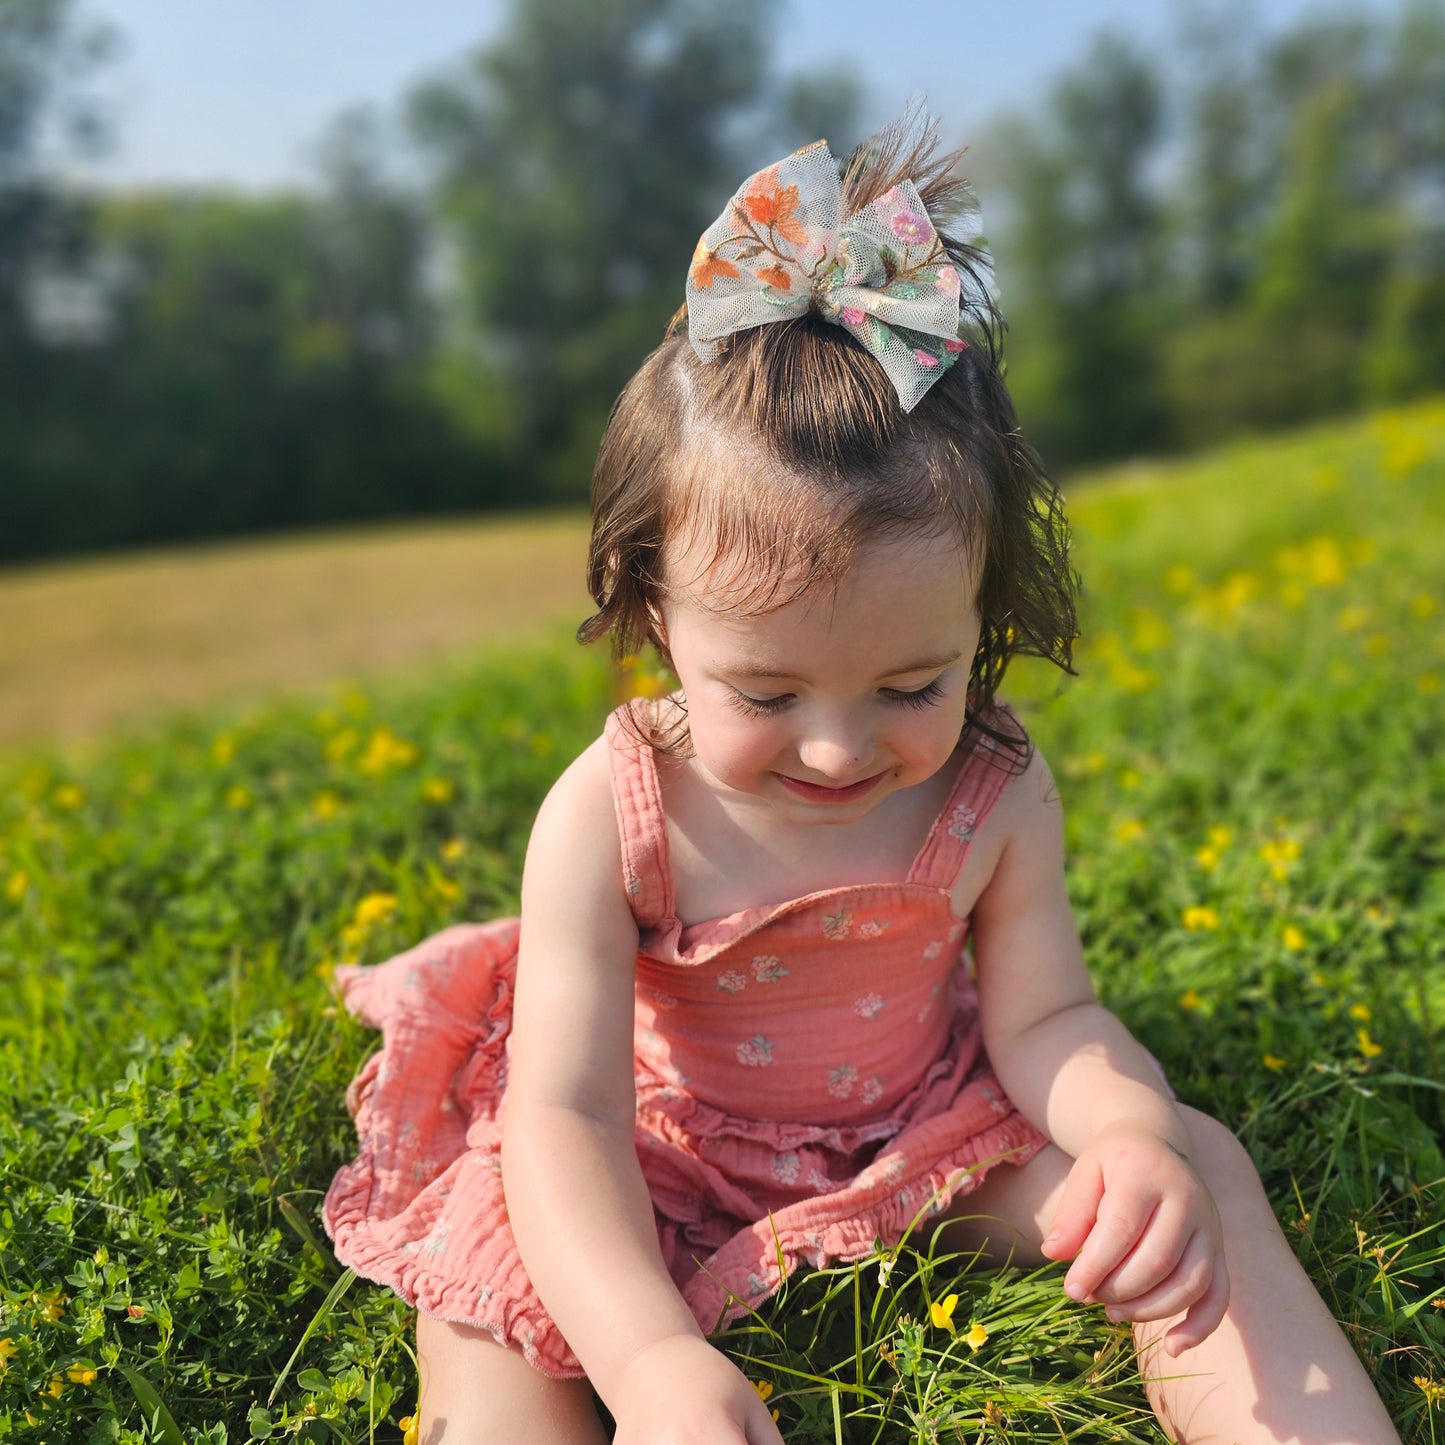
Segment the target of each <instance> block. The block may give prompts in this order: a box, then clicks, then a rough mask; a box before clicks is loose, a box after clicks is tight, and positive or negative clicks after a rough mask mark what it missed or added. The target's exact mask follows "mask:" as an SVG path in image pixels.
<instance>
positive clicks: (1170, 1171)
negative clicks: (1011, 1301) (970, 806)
mask: <svg viewBox="0 0 1445 1445" xmlns="http://www.w3.org/2000/svg"><path fill="white" fill-rule="evenodd" d="M1000 806H1001V808H1002V809H1003V816H1002V818H1001V819H1000V821H1001V822H1002V824H1003V825H1004V827H1005V828H1006V830H1007V831H1006V836H1005V841H1004V844H1003V848H1002V852H1001V854H1000V857H999V861H998V864H997V866H996V868H995V870H994V874H993V876H992V878H991V879H990V880H989V882H988V884H987V885H986V886H985V888H984V890H983V892H982V894H981V895H980V897H979V900H978V904H977V905H976V907H975V909H974V915H973V925H974V949H975V960H976V964H977V969H978V983H979V1004H980V1010H981V1013H982V1020H983V1030H984V1040H985V1044H986V1047H987V1048H988V1051H989V1056H990V1059H991V1061H992V1062H993V1065H994V1068H995V1069H996V1071H997V1072H998V1075H999V1079H1000V1081H1001V1082H1002V1084H1003V1086H1004V1088H1005V1089H1006V1090H1007V1091H1008V1093H1009V1095H1010V1096H1011V1097H1012V1098H1013V1100H1014V1102H1015V1103H1016V1104H1017V1105H1018V1106H1019V1107H1020V1108H1021V1109H1022V1110H1023V1111H1024V1113H1025V1114H1027V1115H1028V1116H1029V1117H1030V1118H1032V1119H1034V1120H1035V1121H1036V1122H1037V1123H1038V1124H1039V1125H1040V1126H1041V1127H1042V1128H1043V1129H1044V1130H1045V1131H1046V1132H1047V1133H1048V1134H1049V1136H1050V1137H1051V1138H1052V1139H1053V1140H1054V1142H1055V1143H1056V1144H1058V1145H1059V1147H1060V1148H1061V1149H1063V1150H1064V1152H1065V1153H1067V1154H1070V1155H1072V1156H1073V1157H1074V1160H1075V1164H1074V1167H1073V1169H1072V1170H1071V1171H1070V1174H1069V1179H1068V1183H1067V1185H1066V1187H1065V1190H1064V1194H1063V1198H1062V1200H1061V1201H1060V1203H1059V1206H1058V1209H1057V1211H1056V1213H1055V1217H1054V1220H1053V1224H1052V1227H1051V1231H1050V1233H1049V1234H1048V1235H1047V1236H1046V1237H1045V1239H1044V1241H1043V1246H1042V1247H1043V1250H1044V1253H1045V1254H1047V1255H1050V1256H1052V1257H1053V1258H1055V1259H1067V1258H1070V1257H1074V1263H1073V1265H1072V1266H1071V1268H1070V1270H1069V1273H1068V1276H1067V1278H1066V1280H1065V1288H1066V1289H1067V1290H1068V1291H1069V1293H1070V1294H1071V1295H1073V1296H1074V1297H1075V1298H1076V1299H1080V1300H1087V1301H1095V1300H1098V1301H1102V1302H1104V1303H1106V1304H1107V1305H1109V1306H1110V1313H1111V1315H1113V1317H1115V1318H1120V1319H1131V1320H1136V1321H1137V1320H1157V1319H1166V1318H1170V1317H1172V1316H1174V1315H1177V1314H1183V1315H1184V1318H1183V1319H1182V1320H1181V1321H1180V1322H1179V1323H1178V1324H1176V1325H1174V1326H1173V1327H1172V1328H1171V1329H1170V1330H1169V1332H1168V1334H1167V1335H1166V1336H1165V1338H1164V1346H1165V1349H1166V1350H1167V1351H1168V1352H1169V1353H1171V1354H1178V1353H1179V1352H1180V1351H1181V1350H1183V1349H1186V1348H1189V1347H1191V1346H1192V1345H1195V1344H1197V1343H1198V1342H1199V1341H1200V1340H1202V1339H1203V1338H1204V1337H1205V1336H1206V1335H1207V1334H1209V1332H1210V1331H1211V1330H1213V1329H1214V1327H1215V1326H1216V1325H1217V1324H1218V1323H1219V1321H1220V1319H1221V1318H1222V1317H1223V1314H1224V1309H1225V1306H1226V1304H1227V1303H1228V1298H1229V1282H1228V1273H1227V1271H1226V1269H1225V1265H1224V1256H1223V1241H1222V1237H1221V1234H1220V1228H1219V1216H1218V1212H1217V1210H1216V1209H1215V1207H1214V1201H1213V1200H1212V1199H1211V1198H1210V1195H1209V1191H1208V1189H1207V1188H1206V1187H1205V1185H1204V1183H1203V1181H1202V1180H1201V1179H1200V1178H1199V1175H1198V1174H1197V1173H1196V1171H1195V1169H1194V1167H1193V1165H1192V1163H1191V1162H1190V1160H1189V1157H1188V1149H1189V1135H1188V1132H1187V1131H1186V1129H1185V1126H1184V1122H1183V1120H1182V1119H1181V1118H1180V1117H1179V1112H1178V1110H1177V1109H1175V1107H1174V1104H1173V1102H1172V1100H1171V1099H1170V1098H1169V1095H1168V1091H1167V1089H1166V1087H1165V1085H1164V1081H1163V1079H1162V1078H1161V1077H1160V1075H1159V1072H1158V1070H1157V1068H1156V1067H1155V1065H1154V1062H1153V1060H1152V1059H1151V1058H1150V1056H1149V1055H1148V1053H1147V1052H1146V1051H1145V1050H1144V1049H1143V1048H1142V1047H1141V1046H1140V1044H1139V1043H1138V1042H1137V1041H1136V1040H1135V1039H1134V1038H1133V1037H1132V1035H1131V1034H1130V1033H1129V1032H1128V1030H1127V1029H1125V1028H1124V1026H1123V1024H1121V1023H1120V1022H1119V1020H1118V1019H1117V1018H1115V1017H1114V1015H1113V1014H1112V1013H1110V1012H1109V1011H1108V1010H1107V1009H1105V1008H1104V1007H1103V1006H1102V1005H1101V1004H1100V1003H1099V1001H1098V998H1097V996H1096V995H1095V993H1094V989H1093V985H1092V984H1091V983H1090V981H1089V977H1088V972H1087V969H1086V967H1085V964H1084V958H1083V950H1082V948H1081V946H1080V943H1079V935H1078V930H1077V928H1076V927H1075V924H1074V919H1073V913H1072V910H1071V909H1070V907H1069V901H1068V895H1067V893H1066V892H1065V888H1064V870H1063V864H1064V847H1063V810H1062V808H1061V807H1060V805H1059V801H1058V797H1057V794H1056V793H1055V790H1054V786H1053V779H1052V778H1051V777H1050V775H1049V771H1048V767H1047V765H1046V764H1045V763H1044V761H1043V759H1042V758H1041V757H1038V756H1035V757H1034V759H1033V760H1032V762H1031V763H1030V765H1029V768H1028V770H1027V771H1026V772H1025V773H1024V774H1023V775H1022V776H1021V777H1019V778H1017V779H1015V780H1014V782H1013V783H1011V784H1010V786H1009V790H1008V793H1007V794H1006V795H1005V799H1004V801H1003V802H1002V803H1001V805H1000ZM990 821H992V819H991V820H990Z"/></svg>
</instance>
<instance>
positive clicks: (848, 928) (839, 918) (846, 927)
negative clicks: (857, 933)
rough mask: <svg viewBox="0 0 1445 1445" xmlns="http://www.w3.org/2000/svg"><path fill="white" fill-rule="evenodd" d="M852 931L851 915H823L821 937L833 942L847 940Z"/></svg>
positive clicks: (844, 913) (840, 913)
mask: <svg viewBox="0 0 1445 1445" xmlns="http://www.w3.org/2000/svg"><path fill="white" fill-rule="evenodd" d="M852 931H853V915H852V914H851V913H846V912H838V913H825V914H824V915H823V937H824V938H831V939H833V940H834V942H837V941H838V940H839V939H842V938H847V937H848V935H849V934H850V933H852Z"/></svg>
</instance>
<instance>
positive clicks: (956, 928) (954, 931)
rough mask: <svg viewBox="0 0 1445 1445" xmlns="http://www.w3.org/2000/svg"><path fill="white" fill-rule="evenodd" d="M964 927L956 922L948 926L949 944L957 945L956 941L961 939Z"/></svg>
mask: <svg viewBox="0 0 1445 1445" xmlns="http://www.w3.org/2000/svg"><path fill="white" fill-rule="evenodd" d="M965 927H966V925H965V924H962V923H959V922H957V921H954V922H953V923H950V924H949V925H948V941H949V942H950V943H957V942H958V940H959V939H960V938H962V937H963V933H964V929H965Z"/></svg>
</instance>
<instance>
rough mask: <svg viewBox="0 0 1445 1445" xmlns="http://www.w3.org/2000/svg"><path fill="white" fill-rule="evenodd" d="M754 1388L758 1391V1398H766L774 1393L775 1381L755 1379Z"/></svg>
mask: <svg viewBox="0 0 1445 1445" xmlns="http://www.w3.org/2000/svg"><path fill="white" fill-rule="evenodd" d="M752 1384H753V1389H755V1390H756V1391H757V1392H758V1399H760V1400H766V1399H768V1398H769V1396H771V1395H772V1393H773V1382H772V1381H771V1380H754V1381H753V1382H752Z"/></svg>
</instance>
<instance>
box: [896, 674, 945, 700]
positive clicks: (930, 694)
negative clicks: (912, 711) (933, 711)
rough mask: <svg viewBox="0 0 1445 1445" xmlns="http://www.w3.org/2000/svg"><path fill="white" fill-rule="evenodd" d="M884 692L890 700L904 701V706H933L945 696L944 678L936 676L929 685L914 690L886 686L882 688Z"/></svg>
mask: <svg viewBox="0 0 1445 1445" xmlns="http://www.w3.org/2000/svg"><path fill="white" fill-rule="evenodd" d="M882 693H883V696H884V697H885V698H887V699H888V701H889V702H897V703H902V704H903V706H904V707H913V708H924V707H932V706H933V705H934V704H935V703H936V702H938V700H939V699H940V698H941V697H942V696H943V679H942V678H939V677H935V678H934V679H933V681H932V682H930V683H929V684H928V686H927V687H919V688H915V689H914V690H913V691H912V692H902V691H900V690H899V689H898V688H895V687H885V688H883V689H882Z"/></svg>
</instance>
